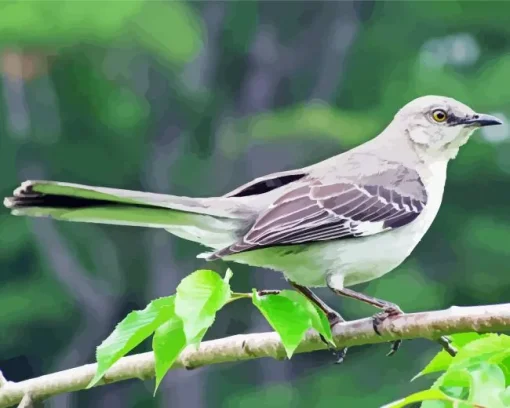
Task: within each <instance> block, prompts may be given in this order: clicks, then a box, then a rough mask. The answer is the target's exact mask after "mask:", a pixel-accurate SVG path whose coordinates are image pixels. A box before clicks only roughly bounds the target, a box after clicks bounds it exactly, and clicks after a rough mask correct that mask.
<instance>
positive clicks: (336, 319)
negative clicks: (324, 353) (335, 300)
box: [319, 311, 348, 364]
mask: <svg viewBox="0 0 510 408" xmlns="http://www.w3.org/2000/svg"><path fill="white" fill-rule="evenodd" d="M326 316H327V318H328V321H329V326H330V327H331V328H333V326H335V325H336V324H338V323H342V322H345V320H344V319H343V318H342V316H340V314H338V313H336V312H333V311H332V312H330V313H327V314H326ZM319 336H320V338H321V340H322V342H323V343H325V344H326V346H328V350H329V351H330V352H331V353H333V355H334V356H335V364H341V363H342V362H343V361H344V358H345V355H346V354H347V350H348V348H347V347H344V348H342V349H341V350H338V349H336V348H335V347H333V346H332V345H331V343H329V342H328V341H327V340H326V339H325V338H324V336H323V335H322V334H320V333H319Z"/></svg>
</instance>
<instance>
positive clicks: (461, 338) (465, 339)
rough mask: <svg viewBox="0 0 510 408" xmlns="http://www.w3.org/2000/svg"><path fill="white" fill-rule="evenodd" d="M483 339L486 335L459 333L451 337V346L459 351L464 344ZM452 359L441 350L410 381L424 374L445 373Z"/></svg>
mask: <svg viewBox="0 0 510 408" xmlns="http://www.w3.org/2000/svg"><path fill="white" fill-rule="evenodd" d="M483 337H487V335H480V334H478V333H459V334H454V335H453V336H451V340H452V345H453V346H454V347H455V348H457V349H458V350H459V349H461V348H462V347H463V346H465V345H466V344H468V343H470V342H472V341H475V340H479V339H481V338H483ZM452 360H453V357H452V356H451V355H450V354H448V353H447V352H446V351H444V350H441V351H440V352H439V353H437V354H436V356H435V357H434V358H433V359H432V360H431V361H430V363H428V364H427V366H426V367H425V368H424V369H423V370H421V371H420V372H419V373H418V374H416V375H415V376H414V377H413V378H412V379H411V381H414V380H416V379H417V378H418V377H421V376H422V375H425V374H430V373H435V372H438V371H445V370H446V369H448V367H449V366H450V364H451V363H452Z"/></svg>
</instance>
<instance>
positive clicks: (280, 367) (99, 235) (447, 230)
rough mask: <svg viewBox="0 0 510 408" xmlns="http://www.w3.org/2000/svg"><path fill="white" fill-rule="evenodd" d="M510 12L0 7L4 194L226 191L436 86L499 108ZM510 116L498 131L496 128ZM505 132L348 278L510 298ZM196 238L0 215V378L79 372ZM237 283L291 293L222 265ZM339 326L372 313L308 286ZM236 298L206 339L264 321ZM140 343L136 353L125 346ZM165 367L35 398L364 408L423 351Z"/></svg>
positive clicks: (344, 139) (424, 291)
mask: <svg viewBox="0 0 510 408" xmlns="http://www.w3.org/2000/svg"><path fill="white" fill-rule="evenodd" d="M508 15H510V3H508V2H490V1H478V2H476V1H469V2H458V1H453V0H452V1H426V2H425V1H422V2H418V1H417V2H411V1H409V2H399V1H382V0H381V1H363V2H362V1H352V0H345V1H327V2H323V1H300V2H291V1H242V0H239V1H235V0H231V1H214V0H209V1H193V2H178V1H155V0H129V1H127V0H126V1H121V0H118V1H104V0H103V1H101V2H99V1H37V2H36V1H8V0H4V1H2V2H0V74H1V81H0V174H1V177H0V192H1V195H2V196H6V195H10V193H11V191H12V189H13V188H14V187H16V185H17V184H18V183H19V182H21V181H23V180H25V179H29V178H49V179H54V180H60V181H68V182H75V183H85V184H95V185H103V186H109V187H117V188H128V189H141V190H147V191H153V192H171V193H173V194H183V195H193V196H207V195H220V194H224V193H226V192H227V191H229V190H230V189H233V188H235V187H236V186H238V185H239V184H242V183H244V182H247V181H249V180H250V179H252V178H253V177H257V176H262V175H264V174H267V173H269V172H272V171H280V170H286V169H291V168H296V167H300V166H305V165H309V164H312V163H314V162H316V161H319V160H322V159H324V158H326V157H329V156H331V155H333V154H337V153H340V152H342V151H344V150H346V149H349V148H351V147H353V146H355V145H357V144H359V143H362V142H364V141H366V140H368V139H369V138H371V137H373V136H374V135H376V134H377V133H378V132H379V131H381V130H382V129H383V128H384V126H385V125H386V124H387V123H388V122H389V121H390V120H391V119H392V118H393V115H394V114H395V112H396V111H397V110H398V109H399V108H400V107H401V106H402V105H403V104H405V103H406V102H408V101H409V100H411V99H413V98H415V97H417V96H421V95H425V94H439V95H447V96H451V97H454V98H456V99H459V100H460V101H462V102H464V103H466V104H468V105H470V106H471V107H472V108H474V109H475V110H477V111H480V112H484V113H490V114H495V115H497V116H499V117H500V118H502V119H505V118H506V117H508V116H510V86H509V82H510V81H509V78H510V54H509V51H510V25H509V24H508ZM507 123H508V120H507ZM509 201H510V140H509V127H508V125H504V126H499V127H494V128H488V129H486V130H485V129H484V130H483V131H478V133H477V134H476V136H475V137H473V138H472V140H471V141H470V142H469V144H468V145H467V146H465V147H464V148H463V149H461V152H460V154H459V157H458V158H457V159H456V160H455V161H453V162H452V163H451V164H450V167H449V180H448V184H447V188H446V193H445V197H444V205H443V207H442V209H441V211H440V213H439V216H438V218H437V219H436V221H435V222H434V224H433V225H432V228H431V230H430V232H429V233H428V234H427V235H426V236H425V238H424V240H423V241H422V243H421V244H420V245H419V246H418V247H417V249H416V250H415V251H414V253H413V255H412V257H411V258H410V259H408V260H407V261H406V262H405V264H403V265H402V266H401V267H399V268H398V269H397V270H395V271H394V272H392V273H391V274H389V275H386V276H385V277H383V278H380V279H378V280H376V281H373V282H371V283H370V284H364V285H360V286H358V287H357V289H358V290H361V291H364V292H365V293H367V294H371V295H374V296H378V297H382V298H384V299H387V300H390V301H392V302H395V303H398V304H400V305H401V307H402V308H403V309H404V310H406V311H409V312H411V311H421V310H428V309H439V308H444V307H448V306H450V305H479V304H484V303H497V302H504V301H508V295H507V293H508V289H507V288H508V286H509V285H510V273H508V268H509V267H508V256H509V255H510V246H509V244H508V242H509V240H510V214H509V213H508V204H507V203H508V202H509ZM199 252H201V248H200V247H199V246H198V245H197V244H193V243H189V242H185V241H183V240H179V239H178V238H174V237H172V236H171V235H170V234H167V233H165V232H164V231H158V230H151V229H143V228H129V227H120V226H100V225H86V224H71V223H63V222H61V223H55V222H51V221H49V220H34V219H23V218H17V217H12V216H10V215H9V214H8V212H7V211H6V210H3V211H0V274H1V275H0V277H1V285H0V369H1V370H2V371H3V373H4V375H5V376H6V377H7V379H9V380H12V381H20V380H24V379H27V378H31V377H34V376H40V375H43V374H46V373H50V372H53V371H56V370H62V369H66V368H70V367H74V366H78V365H82V364H85V363H90V362H93V361H94V352H95V347H96V346H97V345H98V344H99V343H100V342H101V341H102V340H103V339H104V338H106V337H107V335H108V334H109V333H110V332H111V330H112V329H113V327H114V325H115V323H116V322H118V321H119V320H120V319H121V318H123V317H124V316H125V315H126V314H127V313H128V312H129V311H131V310H133V309H137V308H143V307H144V306H145V305H146V304H147V303H148V302H149V301H150V300H151V299H154V298H156V297H159V296H163V295H169V294H172V293H174V292H175V288H176V286H177V284H178V282H179V281H180V280H181V279H182V278H183V277H184V276H186V275H187V274H189V273H190V272H192V271H194V270H195V269H197V268H203V267H207V268H212V269H215V270H217V271H218V272H220V273H224V271H225V269H226V266H227V265H225V264H223V263H221V262H217V263H213V264H205V263H204V262H203V261H202V260H197V259H195V255H196V254H197V253H199ZM232 268H233V270H234V278H233V280H232V281H231V283H232V285H233V286H234V288H235V289H236V290H238V291H249V290H250V289H251V288H252V287H257V288H260V289H262V288H271V289H272V288H285V287H286V284H285V281H284V280H283V278H282V277H281V276H280V275H279V274H275V273H272V272H268V271H264V270H256V269H254V268H248V267H243V266H236V265H232ZM319 294H321V295H322V296H323V297H324V299H326V300H327V301H328V302H329V303H330V304H331V305H334V306H335V307H336V308H338V309H339V310H341V311H342V312H343V314H344V315H345V316H346V317H347V318H349V319H355V318H359V317H363V316H369V315H371V314H373V313H374V312H375V310H374V309H372V308H370V307H368V306H364V305H362V304H361V303H360V302H356V301H352V300H342V299H339V298H337V297H335V296H333V295H331V294H330V293H329V291H328V290H327V289H323V290H319ZM268 329H269V326H268V325H267V323H265V321H264V319H263V317H262V316H261V315H260V314H259V312H258V311H256V310H255V308H254V307H253V306H251V305H250V304H249V302H244V303H243V302H242V301H240V302H236V303H235V304H234V305H230V306H227V307H226V308H225V310H223V311H221V312H220V314H219V315H218V318H217V320H216V322H215V324H214V326H213V328H212V329H211V330H210V332H209V333H208V335H207V338H217V337H224V336H227V335H232V334H237V333H250V332H259V331H265V330H268ZM145 349H147V347H145V348H144V347H142V348H140V349H139V350H138V351H142V350H145ZM387 351H388V346H387V345H384V344H383V345H376V346H369V347H368V346H367V347H358V348H352V349H351V350H350V352H349V355H348V358H347V359H346V361H345V362H344V363H343V364H342V365H341V366H335V365H333V364H332V363H333V357H332V356H331V355H330V353H328V352H318V353H313V354H308V355H302V356H296V357H295V358H293V359H292V361H290V362H289V361H287V362H276V361H272V360H269V359H265V360H258V361H252V362H244V363H239V364H225V365H219V366H213V367H205V368H200V369H197V370H193V371H188V372H186V371H175V372H170V373H169V374H168V375H167V377H166V380H165V382H164V384H163V386H161V387H160V390H159V391H158V394H157V395H156V397H155V398H153V397H152V391H153V382H152V381H147V382H141V381H128V382H124V383H119V384H113V385H109V386H106V387H100V388H97V389H94V390H91V391H86V392H79V393H74V394H67V395H63V396H59V397H57V398H53V399H51V400H49V401H47V402H46V403H45V406H47V407H52V408H53V407H58V408H60V407H72V408H74V407H92V406H93V407H99V408H100V407H112V408H116V407H192V408H202V407H225V408H234V407H240V406H242V407H245V408H251V407H259V406H264V407H278V408H283V407H297V408H300V407H303V408H304V407H307V408H308V407H324V408H326V407H327V408H329V407H331V406H342V407H352V406H356V407H363V408H364V407H367V408H370V407H378V406H380V405H382V404H384V403H388V402H390V401H392V400H394V399H396V398H399V397H402V396H404V395H406V394H408V393H410V392H411V391H414V390H418V389H422V388H425V387H426V386H428V384H429V382H430V380H429V379H427V378H423V379H419V380H417V381H415V382H413V383H410V382H409V380H410V379H411V378H412V376H413V375H414V374H416V372H417V371H419V369H420V368H421V367H422V366H424V365H425V364H426V362H427V361H428V360H429V359H430V358H431V356H432V355H434V354H435V353H436V352H437V351H438V346H437V345H436V344H435V343H432V342H429V341H426V340H415V341H407V342H405V343H404V345H403V347H402V350H401V351H400V352H399V353H397V355H395V356H394V357H392V358H391V359H388V358H386V357H385V353H386V352H387Z"/></svg>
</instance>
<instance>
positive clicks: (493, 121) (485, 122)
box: [461, 113, 503, 127]
mask: <svg viewBox="0 0 510 408" xmlns="http://www.w3.org/2000/svg"><path fill="white" fill-rule="evenodd" d="M461 123H462V124H463V125H471V126H479V127H483V126H494V125H502V124H503V122H502V121H501V120H500V119H498V118H497V117H495V116H492V115H486V114H484V113H477V114H475V115H473V116H471V117H467V118H465V119H463V120H462V122H461Z"/></svg>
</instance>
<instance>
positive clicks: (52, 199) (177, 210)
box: [4, 181, 250, 248]
mask: <svg viewBox="0 0 510 408" xmlns="http://www.w3.org/2000/svg"><path fill="white" fill-rule="evenodd" d="M4 205H5V206H6V207H7V208H10V209H11V210H12V213H13V214H14V215H27V216H33V217H51V218H55V219H58V220H65V221H76V222H90V223H102V224H117V225H132V226H144V227H153V228H164V229H167V230H168V231H169V232H171V233H173V234H175V235H178V236H180V237H182V238H185V239H189V240H192V241H196V242H200V243H202V244H204V245H206V246H209V247H212V248H220V247H223V246H224V245H225V244H227V243H228V242H230V243H232V242H233V241H235V239H236V236H237V235H238V233H239V231H240V230H242V229H243V228H244V225H245V223H246V220H247V219H248V218H249V212H250V211H249V209H248V208H246V207H244V206H243V205H242V204H241V203H240V202H239V200H235V199H232V198H224V197H219V198H189V197H178V196H172V195H165V194H152V193H143V192H139V191H131V190H120V189H113V188H105V187H92V186H85V185H80V184H71V183H61V182H55V181H25V182H24V183H22V184H21V186H20V187H19V188H17V189H16V190H15V191H14V194H13V197H7V198H5V200H4Z"/></svg>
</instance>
